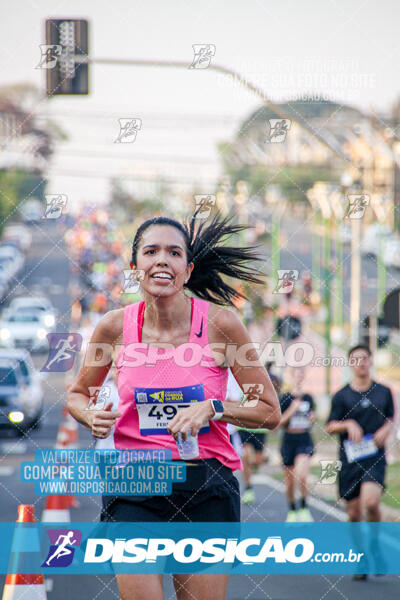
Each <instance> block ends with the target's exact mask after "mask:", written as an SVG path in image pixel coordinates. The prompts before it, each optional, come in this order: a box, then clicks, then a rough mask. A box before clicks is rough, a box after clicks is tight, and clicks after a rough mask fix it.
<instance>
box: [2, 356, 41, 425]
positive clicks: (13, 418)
mask: <svg viewBox="0 0 400 600" xmlns="http://www.w3.org/2000/svg"><path fill="white" fill-rule="evenodd" d="M42 407H43V398H42V397H40V396H39V395H36V397H35V396H32V389H31V386H29V385H28V384H27V383H26V377H24V375H23V373H22V371H21V367H20V364H19V361H18V360H13V359H12V358H0V426H1V427H2V428H4V427H5V428H13V429H15V431H16V433H17V435H24V434H26V433H27V431H28V430H29V429H30V428H32V427H37V426H38V425H39V424H40V418H41V413H42Z"/></svg>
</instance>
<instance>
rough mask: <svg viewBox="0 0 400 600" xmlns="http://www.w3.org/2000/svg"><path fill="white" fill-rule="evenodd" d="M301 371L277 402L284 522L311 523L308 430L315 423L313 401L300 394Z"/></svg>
mask: <svg viewBox="0 0 400 600" xmlns="http://www.w3.org/2000/svg"><path fill="white" fill-rule="evenodd" d="M304 375H305V373H304V369H296V370H295V372H294V385H293V388H292V390H291V392H290V393H287V394H284V395H283V396H282V397H281V399H280V404H281V411H282V418H281V423H280V426H281V427H282V428H284V430H285V431H284V434H283V436H282V445H281V455H282V460H283V465H284V473H285V484H286V496H287V501H288V504H289V512H288V515H287V518H286V521H288V522H293V521H312V520H313V518H312V515H311V513H310V511H309V509H308V507H307V495H308V475H309V471H310V458H311V456H312V455H313V453H314V443H313V440H312V437H311V435H310V429H311V427H312V424H313V422H314V420H315V415H314V400H313V399H312V397H311V396H310V394H305V393H304V392H303V389H302V388H303V381H304ZM296 482H297V484H298V486H299V490H300V495H301V500H300V506H299V507H298V508H297V507H296V503H295V485H296Z"/></svg>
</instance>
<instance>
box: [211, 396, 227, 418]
mask: <svg viewBox="0 0 400 600" xmlns="http://www.w3.org/2000/svg"><path fill="white" fill-rule="evenodd" d="M211 404H212V407H213V409H214V416H212V417H211V421H218V419H220V418H221V417H222V415H223V414H224V404H223V402H221V400H211Z"/></svg>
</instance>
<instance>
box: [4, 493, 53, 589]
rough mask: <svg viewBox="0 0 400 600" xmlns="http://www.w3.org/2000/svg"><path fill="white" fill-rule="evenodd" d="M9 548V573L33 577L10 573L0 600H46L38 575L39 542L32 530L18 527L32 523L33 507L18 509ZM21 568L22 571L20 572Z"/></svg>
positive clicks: (37, 536)
mask: <svg viewBox="0 0 400 600" xmlns="http://www.w3.org/2000/svg"><path fill="white" fill-rule="evenodd" d="M17 523H18V525H16V528H15V533H14V537H13V542H12V546H11V560H10V566H9V570H10V571H19V570H24V571H26V570H27V569H28V568H29V570H30V571H31V572H32V571H33V572H35V571H37V573H38V574H36V575H25V574H18V573H15V572H14V573H10V574H8V575H7V577H6V583H5V585H4V590H3V596H2V600H22V599H25V600H26V599H27V598H29V600H46V599H47V594H46V588H45V584H44V577H43V575H42V574H39V571H40V563H41V560H40V542H39V535H38V531H37V529H36V526H29V525H21V524H22V523H35V515H34V507H33V506H32V505H30V504H20V505H19V506H18V518H17ZM22 567H23V569H22Z"/></svg>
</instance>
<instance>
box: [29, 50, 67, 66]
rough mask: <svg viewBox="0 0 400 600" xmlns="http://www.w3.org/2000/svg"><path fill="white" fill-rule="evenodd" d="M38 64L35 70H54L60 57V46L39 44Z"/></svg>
mask: <svg viewBox="0 0 400 600" xmlns="http://www.w3.org/2000/svg"><path fill="white" fill-rule="evenodd" d="M39 48H40V53H41V57H40V62H39V64H38V65H37V67H35V69H54V67H55V66H56V64H57V60H58V59H59V58H60V56H61V51H62V46H60V45H59V44H52V45H48V44H40V46H39Z"/></svg>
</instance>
